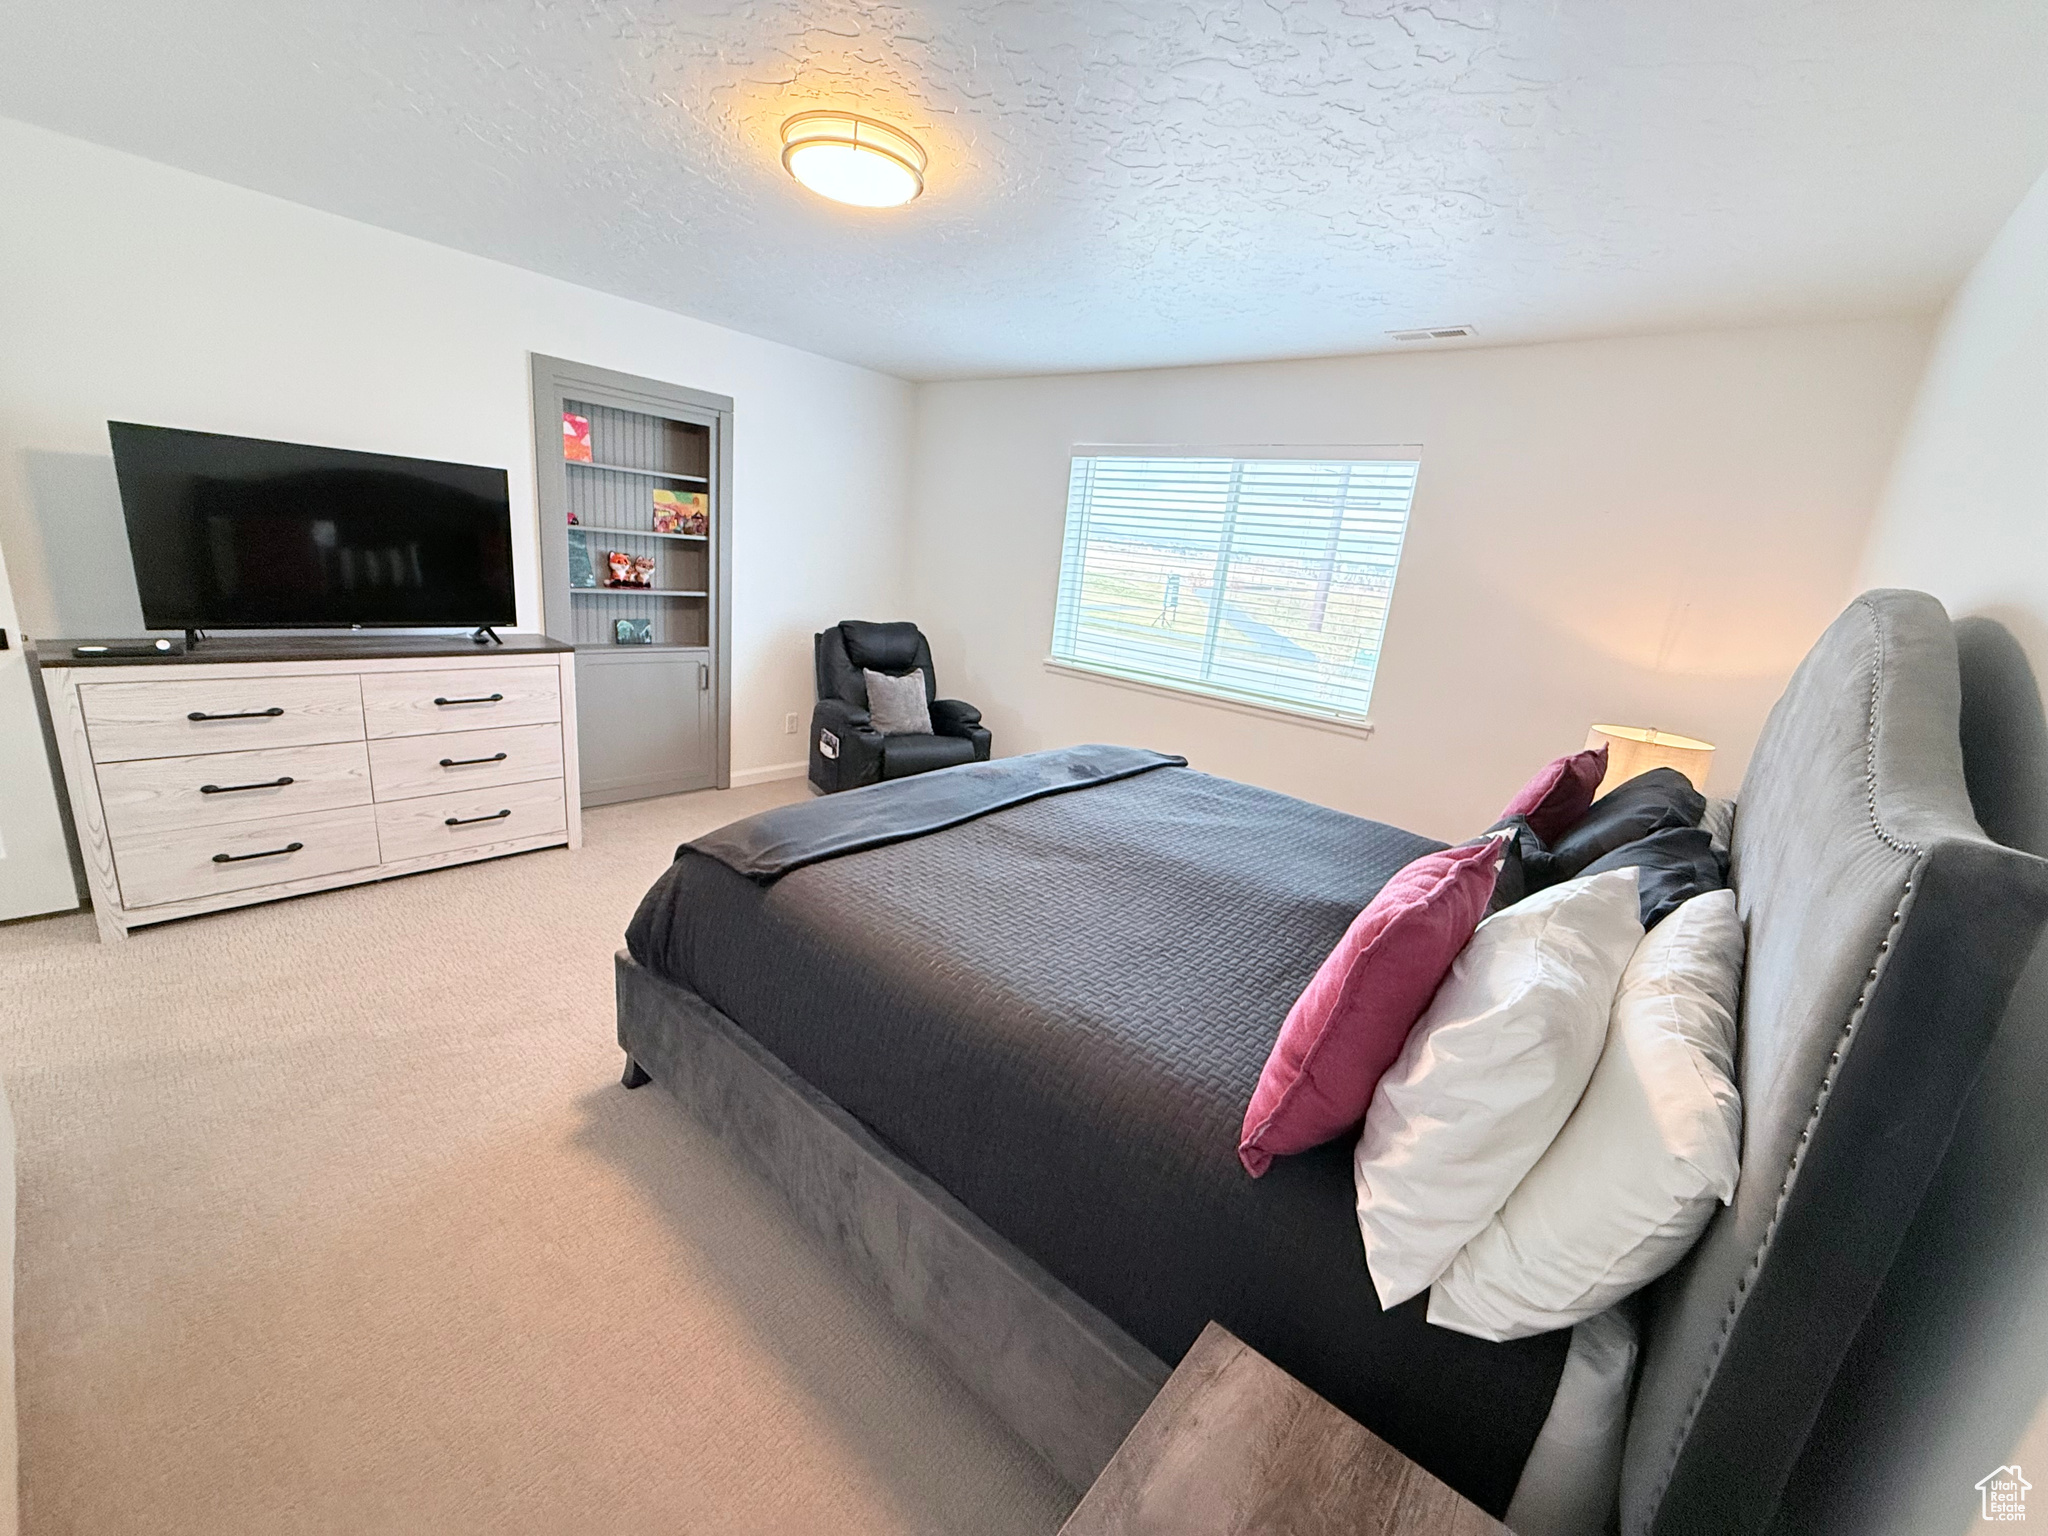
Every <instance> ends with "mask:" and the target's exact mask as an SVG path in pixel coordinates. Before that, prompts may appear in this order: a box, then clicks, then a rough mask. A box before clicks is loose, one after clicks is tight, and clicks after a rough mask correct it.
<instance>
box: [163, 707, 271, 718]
mask: <svg viewBox="0 0 2048 1536" xmlns="http://www.w3.org/2000/svg"><path fill="white" fill-rule="evenodd" d="M283 713H284V711H283V710H281V709H279V708H278V707H277V706H276V705H275V704H273V705H271V706H270V708H268V709H238V710H236V711H235V712H234V713H233V714H228V715H209V714H208V713H207V712H206V711H205V710H203V709H195V710H193V711H192V713H191V714H189V715H187V716H186V717H185V718H186V719H187V720H269V719H273V718H275V717H276V716H278V715H281V714H283Z"/></svg>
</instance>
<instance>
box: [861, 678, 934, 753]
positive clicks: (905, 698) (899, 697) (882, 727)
mask: <svg viewBox="0 0 2048 1536" xmlns="http://www.w3.org/2000/svg"><path fill="white" fill-rule="evenodd" d="M860 675H861V676H862V677H863V678H865V679H866V680H867V685H868V718H869V719H870V720H872V721H873V722H874V725H875V729H876V730H878V731H880V732H881V733H882V734H883V735H884V736H929V735H931V734H932V712H931V707H930V706H929V705H928V704H927V703H926V702H925V696H924V673H922V672H919V671H911V672H906V673H905V674H904V675H903V676H901V677H892V676H891V675H890V674H888V673H887V672H875V671H871V670H869V669H868V668H866V667H863V668H861V674H860Z"/></svg>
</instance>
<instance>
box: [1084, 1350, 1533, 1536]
mask: <svg viewBox="0 0 2048 1536" xmlns="http://www.w3.org/2000/svg"><path fill="white" fill-rule="evenodd" d="M1506 1532H1507V1527H1506V1526H1504V1525H1502V1524H1501V1523H1500V1522H1499V1521H1498V1520H1495V1519H1494V1518H1493V1517H1492V1516H1491V1515H1489V1514H1487V1513H1486V1512H1485V1511H1484V1510H1482V1509H1480V1508H1479V1506H1478V1505H1476V1504H1473V1503H1470V1502H1468V1501H1467V1500H1465V1499H1463V1498H1461V1497H1459V1495H1458V1494H1456V1493H1454V1492H1453V1491H1452V1490H1451V1489H1450V1488H1449V1487H1448V1486H1446V1485H1445V1484H1443V1483H1441V1482H1439V1481H1437V1479H1436V1478H1434V1477H1432V1476H1430V1475H1429V1473H1427V1472H1425V1471H1423V1470H1422V1468H1420V1467H1418V1466H1416V1465H1415V1463H1414V1462H1412V1461H1410V1460H1409V1459H1408V1458H1407V1457H1405V1456H1403V1455H1402V1454H1401V1453H1400V1452H1399V1451H1397V1450H1395V1449H1394V1448H1393V1447H1392V1446H1390V1445H1388V1444H1387V1443H1386V1441H1384V1440H1382V1439H1380V1437H1379V1436H1377V1435H1375V1434H1374V1433H1373V1432H1372V1431H1371V1430H1369V1429H1367V1428H1366V1427H1365V1426H1364V1425H1363V1424H1360V1423H1359V1422H1358V1421H1357V1420H1356V1419H1353V1418H1350V1417H1349V1416H1348V1415H1346V1414H1343V1413H1340V1412H1338V1411H1337V1409H1335V1408H1333V1407H1331V1406H1330V1405H1329V1404H1328V1403H1327V1402H1325V1401H1323V1399H1322V1398H1320V1397H1318V1396H1316V1394H1315V1393H1313V1392H1311V1391H1309V1389H1308V1388H1307V1387H1304V1386H1303V1385H1302V1384H1301V1383H1300V1382H1298V1381H1296V1380H1295V1379H1294V1378H1293V1377H1292V1376H1289V1375H1288V1374H1287V1373H1286V1372H1285V1371H1283V1370H1281V1369H1280V1367H1278V1366H1277V1365H1275V1364H1273V1363H1272V1362H1271V1361H1270V1360H1268V1359H1266V1358H1265V1356H1263V1355H1261V1354H1259V1353H1258V1351H1256V1350H1254V1349H1252V1348H1251V1347H1249V1346H1248V1345H1246V1344H1244V1343H1242V1342H1241V1341H1240V1340H1238V1339H1237V1338H1236V1337H1235V1336H1233V1335H1232V1334H1231V1333H1230V1332H1229V1330H1227V1329H1225V1328H1223V1327H1222V1326H1220V1325H1219V1324H1216V1323H1211V1324H1210V1325H1209V1326H1208V1327H1207V1328H1205V1329H1203V1330H1202V1336H1201V1338H1199V1339H1197V1340H1196V1341H1195V1347H1194V1348H1193V1349H1191V1350H1189V1351H1188V1353H1187V1358H1186V1359H1184V1360H1182V1361H1181V1363H1180V1368H1179V1369H1178V1370H1176V1371H1175V1372H1174V1373H1173V1376H1172V1378H1171V1379H1170V1380H1169V1381H1168V1382H1167V1383H1166V1385H1165V1387H1164V1388H1162V1389H1161V1391H1160V1393H1159V1396H1158V1397H1156V1398H1154V1399H1153V1401H1152V1406H1151V1407H1150V1408H1147V1409H1146V1410H1145V1415H1144V1417H1143V1418H1141V1419H1139V1420H1138V1422H1137V1425H1136V1427H1134V1428H1133V1429H1132V1430H1131V1433H1130V1435H1129V1437H1128V1438H1127V1439H1125V1441H1124V1443H1123V1446H1122V1447H1121V1448H1120V1449H1119V1450H1118V1451H1117V1453H1116V1455H1115V1456H1114V1457H1113V1458H1112V1459H1111V1460H1110V1463H1109V1465H1108V1466H1106V1467H1104V1468H1103V1469H1102V1475H1101V1476H1100V1477H1098V1478H1097V1479H1096V1480H1095V1486H1094V1487H1092V1488H1090V1489H1089V1490H1088V1493H1087V1496H1086V1497H1085V1498H1083V1499H1082V1500H1081V1503H1080V1507H1079V1508H1077V1509H1076V1510H1075V1511H1074V1513H1073V1515H1072V1517H1071V1518H1069V1519H1068V1521H1067V1523H1066V1524H1065V1525H1064V1526H1062V1527H1061V1528H1060V1536H1155V1533H1156V1536H1253V1533H1258V1536H1505V1533H1506Z"/></svg>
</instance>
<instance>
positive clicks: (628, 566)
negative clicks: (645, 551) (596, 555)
mask: <svg viewBox="0 0 2048 1536" xmlns="http://www.w3.org/2000/svg"><path fill="white" fill-rule="evenodd" d="M604 566H605V572H606V575H605V585H606V586H609V587H651V586H653V585H654V560H653V558H652V557H651V556H648V555H628V554H623V553H621V552H620V551H618V550H616V549H608V550H606V551H605V556H604Z"/></svg>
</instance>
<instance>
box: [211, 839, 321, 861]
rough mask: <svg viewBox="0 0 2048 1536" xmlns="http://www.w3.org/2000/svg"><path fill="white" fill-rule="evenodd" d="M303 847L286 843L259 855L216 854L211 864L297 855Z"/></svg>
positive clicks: (300, 844)
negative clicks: (288, 854) (290, 854)
mask: <svg viewBox="0 0 2048 1536" xmlns="http://www.w3.org/2000/svg"><path fill="white" fill-rule="evenodd" d="M305 846H306V845H305V844H304V843H286V844H285V845H284V846H283V847H282V848H266V849H264V850H263V851H262V852H261V853H216V854H215V855H214V856H213V862H214V863H216V864H239V863H241V862H242V861H243V860H244V859H274V858H276V857H277V856H278V855H279V854H281V853H297V852H298V851H299V850H300V849H301V848H303V847H305Z"/></svg>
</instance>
